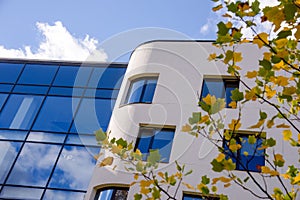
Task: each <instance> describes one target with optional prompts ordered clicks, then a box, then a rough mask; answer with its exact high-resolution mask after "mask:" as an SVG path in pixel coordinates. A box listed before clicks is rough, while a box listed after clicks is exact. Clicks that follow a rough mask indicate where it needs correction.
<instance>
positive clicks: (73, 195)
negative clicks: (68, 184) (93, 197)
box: [43, 190, 85, 200]
mask: <svg viewBox="0 0 300 200" xmlns="http://www.w3.org/2000/svg"><path fill="white" fill-rule="evenodd" d="M84 195H85V193H84V192H70V191H62V190H46V193H45V196H44V198H43V200H67V199H73V200H76V199H84Z"/></svg>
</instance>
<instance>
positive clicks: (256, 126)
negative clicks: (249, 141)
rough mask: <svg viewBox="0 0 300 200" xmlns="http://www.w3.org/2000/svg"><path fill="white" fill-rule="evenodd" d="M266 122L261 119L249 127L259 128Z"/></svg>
mask: <svg viewBox="0 0 300 200" xmlns="http://www.w3.org/2000/svg"><path fill="white" fill-rule="evenodd" d="M264 122H265V120H264V119H262V120H259V121H258V122H257V124H254V125H252V126H250V127H249V128H259V127H261V126H262V125H263V124H264Z"/></svg>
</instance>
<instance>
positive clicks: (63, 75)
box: [53, 66, 92, 87]
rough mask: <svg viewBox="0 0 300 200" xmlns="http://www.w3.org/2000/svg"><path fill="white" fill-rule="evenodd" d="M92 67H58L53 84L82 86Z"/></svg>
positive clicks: (85, 82)
mask: <svg viewBox="0 0 300 200" xmlns="http://www.w3.org/2000/svg"><path fill="white" fill-rule="evenodd" d="M91 71H92V68H90V67H72V66H62V67H60V68H59V70H58V73H57V75H56V78H55V80H54V83H53V85H55V86H70V87H73V86H75V87H79V86H81V87H83V86H85V85H86V84H87V81H88V78H89V76H90V73H91Z"/></svg>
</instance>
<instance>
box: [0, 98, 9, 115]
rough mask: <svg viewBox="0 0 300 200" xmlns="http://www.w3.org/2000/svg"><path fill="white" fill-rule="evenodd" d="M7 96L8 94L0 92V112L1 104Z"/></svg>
mask: <svg viewBox="0 0 300 200" xmlns="http://www.w3.org/2000/svg"><path fill="white" fill-rule="evenodd" d="M7 96H8V95H7V94H0V112H1V109H2V106H3V105H4V103H5V100H6V98H7Z"/></svg>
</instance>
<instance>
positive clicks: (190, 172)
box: [184, 169, 193, 176]
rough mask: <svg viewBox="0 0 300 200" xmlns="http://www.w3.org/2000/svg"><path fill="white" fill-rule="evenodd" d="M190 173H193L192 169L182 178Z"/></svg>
mask: <svg viewBox="0 0 300 200" xmlns="http://www.w3.org/2000/svg"><path fill="white" fill-rule="evenodd" d="M191 173H193V170H192V169H191V170H190V171H188V172H187V173H185V174H184V176H187V175H190V174H191Z"/></svg>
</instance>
